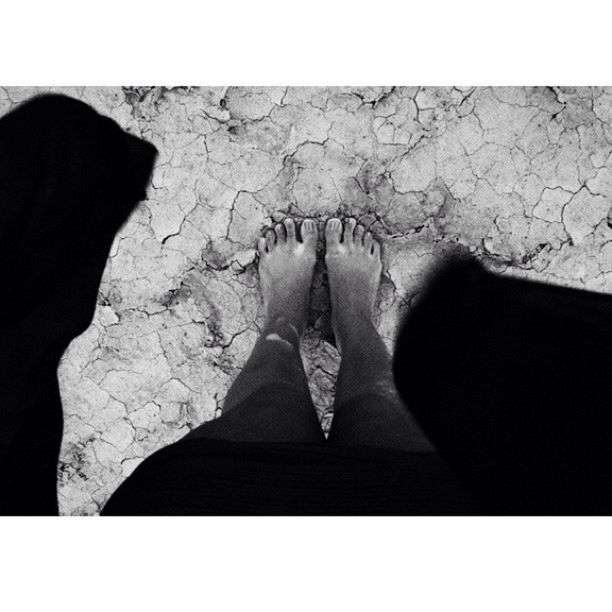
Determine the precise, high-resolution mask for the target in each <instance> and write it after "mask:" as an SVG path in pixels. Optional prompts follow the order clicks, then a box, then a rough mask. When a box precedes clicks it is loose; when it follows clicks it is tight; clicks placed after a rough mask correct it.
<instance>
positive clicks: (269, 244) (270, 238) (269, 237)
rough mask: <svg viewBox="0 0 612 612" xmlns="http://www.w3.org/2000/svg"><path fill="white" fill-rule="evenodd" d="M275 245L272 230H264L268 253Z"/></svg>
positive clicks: (274, 235)
mask: <svg viewBox="0 0 612 612" xmlns="http://www.w3.org/2000/svg"><path fill="white" fill-rule="evenodd" d="M275 244H276V234H275V233H274V230H273V229H269V230H266V245H267V247H268V251H270V250H272V247H274V245H275Z"/></svg>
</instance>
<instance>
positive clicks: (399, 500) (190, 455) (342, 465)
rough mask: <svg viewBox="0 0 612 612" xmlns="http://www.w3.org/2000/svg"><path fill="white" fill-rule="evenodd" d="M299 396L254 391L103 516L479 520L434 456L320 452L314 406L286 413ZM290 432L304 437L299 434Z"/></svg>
mask: <svg viewBox="0 0 612 612" xmlns="http://www.w3.org/2000/svg"><path fill="white" fill-rule="evenodd" d="M296 395H297V394H292V393H291V392H290V389H289V388H288V385H283V384H272V385H266V386H265V387H261V388H260V389H258V390H257V391H256V392H254V393H253V394H252V395H251V396H250V397H249V398H247V399H246V400H244V401H243V402H242V403H241V404H239V405H238V406H236V407H235V408H232V409H231V410H230V411H229V412H228V413H227V417H228V419H232V420H231V422H229V423H227V424H223V423H222V420H223V417H221V418H219V419H217V422H221V425H220V426H219V427H217V426H216V425H217V422H215V421H212V422H209V423H205V424H204V425H202V426H201V427H200V428H198V429H199V430H200V433H199V437H197V438H193V437H189V436H188V437H186V438H183V439H182V440H180V441H179V442H177V443H176V444H173V445H172V446H169V447H167V448H164V449H162V450H161V451H158V452H157V453H155V454H154V455H152V456H151V457H149V458H148V459H146V460H145V461H144V462H143V463H142V464H141V465H140V466H139V467H138V468H137V469H136V471H135V472H134V473H133V474H132V475H131V476H130V477H129V478H128V479H127V480H126V481H125V482H124V483H123V484H122V485H121V486H120V487H119V489H118V490H117V491H116V492H115V493H114V494H113V495H112V496H111V498H110V500H109V501H108V503H107V504H106V506H105V507H104V510H103V514H121V515H159V514H162V515H189V514H195V515H204V514H232V515H256V514H290V515H296V514H298V515H300V514H316V515H330V514H361V515H364V514H365V515H382V514H401V515H407V514H427V515H428V514H435V515H442V514H477V513H479V512H481V511H482V509H481V508H480V507H479V506H478V505H477V504H476V503H475V502H474V500H473V498H471V496H469V495H468V494H467V493H466V492H465V489H464V488H463V487H462V486H461V484H460V482H459V481H458V479H457V477H456V475H455V474H454V473H453V472H452V470H450V469H449V467H448V465H446V464H445V462H444V461H443V460H442V459H441V458H440V457H439V456H438V455H437V454H436V453H407V452H402V451H396V450H392V449H385V448H377V447H373V446H367V447H365V446H357V445H348V446H340V445H337V444H332V443H330V442H326V441H325V438H324V436H323V433H322V431H321V428H320V426H319V424H318V422H316V421H317V419H316V417H315V412H314V408H313V406H312V405H311V404H310V403H309V405H308V406H303V407H301V409H298V407H297V406H294V405H293V404H292V402H293V401H297V402H299V397H296ZM376 401H378V402H380V401H381V399H380V398H375V397H372V396H363V397H359V396H357V397H356V398H355V401H354V403H353V404H351V405H346V406H345V408H346V409H347V410H350V409H351V408H354V409H356V410H358V409H359V408H360V405H362V404H367V405H368V406H370V407H372V406H373V405H374V404H375V402H376ZM378 407H379V408H380V409H384V406H382V405H379V406H378ZM283 413H286V414H287V415H289V417H290V418H288V419H285V418H284V416H283ZM232 414H234V415H235V416H236V417H237V418H233V417H232ZM260 416H263V419H262V420H261V421H260V420H259V419H258V417H260ZM312 421H315V423H313V422H312ZM295 423H300V424H301V425H300V429H304V431H303V432H300V431H296V427H295ZM313 428H315V429H314V430H313ZM308 432H311V433H308ZM224 437H225V438H226V439H223V438H224ZM229 438H231V440H230V439H229ZM257 439H259V441H255V440H257ZM281 439H284V440H287V441H285V442H280V441H279V440H281ZM311 439H312V442H311V441H310V440H311ZM262 440H264V441H262Z"/></svg>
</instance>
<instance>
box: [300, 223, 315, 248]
mask: <svg viewBox="0 0 612 612" xmlns="http://www.w3.org/2000/svg"><path fill="white" fill-rule="evenodd" d="M300 231H301V234H302V242H303V243H304V244H305V245H306V246H309V247H311V246H313V245H315V244H316V243H317V224H316V223H315V222H314V220H313V219H304V221H302V227H301V230H300Z"/></svg>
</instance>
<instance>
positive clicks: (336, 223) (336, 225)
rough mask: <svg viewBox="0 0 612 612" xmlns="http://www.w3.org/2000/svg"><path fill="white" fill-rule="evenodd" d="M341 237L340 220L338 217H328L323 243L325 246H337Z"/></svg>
mask: <svg viewBox="0 0 612 612" xmlns="http://www.w3.org/2000/svg"><path fill="white" fill-rule="evenodd" d="M341 237H342V222H341V221H340V219H329V220H328V221H327V223H326V224H325V244H326V246H327V248H329V247H337V246H339V244H340V238H341Z"/></svg>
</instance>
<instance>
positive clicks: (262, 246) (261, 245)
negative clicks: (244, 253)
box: [257, 238, 268, 255]
mask: <svg viewBox="0 0 612 612" xmlns="http://www.w3.org/2000/svg"><path fill="white" fill-rule="evenodd" d="M257 251H258V253H259V254H260V255H265V254H266V253H267V252H268V247H267V244H266V239H265V238H260V239H259V240H258V241H257Z"/></svg>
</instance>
